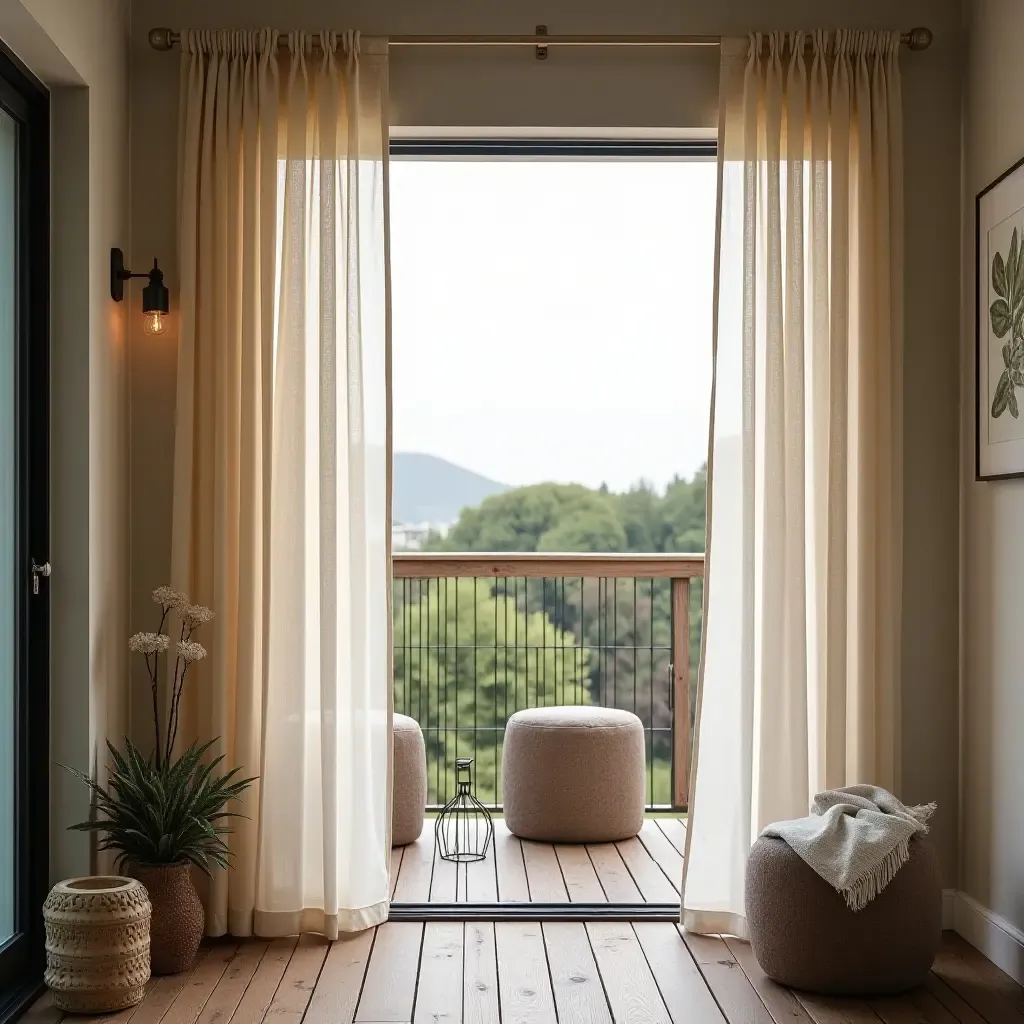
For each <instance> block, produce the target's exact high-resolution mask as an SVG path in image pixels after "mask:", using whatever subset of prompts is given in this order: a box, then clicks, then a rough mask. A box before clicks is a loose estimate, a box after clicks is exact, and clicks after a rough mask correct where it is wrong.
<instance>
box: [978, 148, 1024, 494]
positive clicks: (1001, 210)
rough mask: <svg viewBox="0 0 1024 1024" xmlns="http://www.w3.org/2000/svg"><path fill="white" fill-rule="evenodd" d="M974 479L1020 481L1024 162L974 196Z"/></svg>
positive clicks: (1023, 472) (1023, 462) (1023, 467)
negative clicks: (1017, 479)
mask: <svg viewBox="0 0 1024 1024" xmlns="http://www.w3.org/2000/svg"><path fill="white" fill-rule="evenodd" d="M974 213H975V218H974V250H975V409H976V415H975V479H976V480H1007V479H1012V478H1015V477H1024V159H1021V160H1019V161H1017V163H1015V164H1014V165H1013V166H1012V167H1010V168H1009V169H1008V170H1006V171H1005V172H1004V173H1003V174H1001V175H1000V176H999V177H998V178H996V180H995V181H993V182H992V183H991V184H990V185H988V186H987V187H986V188H984V189H983V190H982V191H981V192H979V193H978V195H977V196H976V197H975V209H974Z"/></svg>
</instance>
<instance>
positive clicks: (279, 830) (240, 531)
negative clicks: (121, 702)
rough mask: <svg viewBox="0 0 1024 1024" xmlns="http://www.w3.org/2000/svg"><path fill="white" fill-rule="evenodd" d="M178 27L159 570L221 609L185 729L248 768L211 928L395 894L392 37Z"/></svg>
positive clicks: (373, 912) (311, 923)
mask: <svg viewBox="0 0 1024 1024" xmlns="http://www.w3.org/2000/svg"><path fill="white" fill-rule="evenodd" d="M278 42H279V40H278V34H277V33H276V32H272V31H270V30H264V31H258V32H207V31H194V32H185V33H183V37H182V76H181V98H180V128H179V159H178V174H179V211H180V235H179V238H180V253H179V258H180V264H179V265H180V270H181V300H180V332H179V357H178V404H177V428H176V439H175V467H174V520H173V544H172V582H173V583H174V584H175V586H177V587H179V588H180V589H182V590H185V591H187V592H188V593H189V594H190V595H191V596H192V598H193V600H197V601H201V602H202V603H204V604H207V605H209V606H211V607H212V608H213V609H214V610H215V611H216V614H217V617H216V618H215V619H214V621H213V623H212V626H213V630H212V632H209V633H207V637H208V638H209V639H210V648H211V649H210V657H209V658H207V659H206V660H205V661H204V662H201V663H200V668H201V672H200V673H199V674H198V675H197V677H196V678H195V679H191V680H190V686H189V689H188V691H187V693H186V701H187V704H186V706H184V707H183V713H182V733H183V735H185V737H186V739H188V738H192V737H200V738H212V737H219V742H218V745H217V748H216V749H217V751H218V752H220V753H223V754H225V755H226V764H227V765H228V766H234V765H241V766H242V767H243V769H244V772H245V774H252V775H259V777H260V780H259V783H258V784H257V785H256V786H254V787H253V788H252V790H251V791H250V792H249V793H248V794H247V796H246V798H245V800H244V801H243V803H242V806H241V807H239V808H236V809H237V810H239V811H240V812H241V813H242V814H244V815H246V817H245V818H239V819H235V824H234V833H233V834H232V835H231V837H230V840H229V844H230V846H231V850H232V854H233V867H232V869H231V870H230V871H229V872H226V873H225V872H221V873H218V874H217V875H216V876H215V878H214V879H213V882H212V884H211V885H210V887H209V891H208V893H207V894H206V905H207V931H208V932H209V933H210V934H211V935H220V934H224V933H225V932H229V933H231V934H234V935H239V936H244V935H250V934H257V935H262V936H277V935H288V934H293V933H295V932H300V931H320V932H323V933H324V934H325V935H327V936H328V937H330V938H334V937H336V936H337V935H338V933H339V932H343V931H352V930H357V929H361V928H365V927H368V926H370V925H373V924H377V923H379V922H380V921H383V920H385V919H386V917H387V908H388V858H389V852H390V836H389V831H390V822H389V815H390V809H389V800H390V792H391V780H390V771H391V751H390V743H391V739H390V732H391V722H390V716H391V668H390V648H391V641H390V623H391V615H390V608H389V602H390V569H389V558H390V552H389V550H388V545H389V537H390V511H389V510H390V454H389V449H390V409H389V405H388V402H389V397H388V395H389V387H388V375H389V372H390V362H389V360H390V356H389V334H390V321H389V313H388V279H387V259H386V256H387V253H386V246H387V243H386V215H387V214H386V185H387V152H388V122H387V57H386V44H385V43H384V42H383V41H380V42H378V41H374V40H367V39H362V40H361V39H360V38H359V36H358V34H357V33H343V34H338V33H330V32H325V33H319V34H310V33H298V32H296V33H292V34H291V35H289V36H288V37H287V40H286V43H287V45H286V46H285V47H284V48H282V49H281V50H279V46H278Z"/></svg>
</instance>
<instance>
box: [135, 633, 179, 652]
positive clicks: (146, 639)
mask: <svg viewBox="0 0 1024 1024" xmlns="http://www.w3.org/2000/svg"><path fill="white" fill-rule="evenodd" d="M170 644H171V638H170V637H169V636H164V634H163V633H136V634H135V636H133V637H132V638H131V639H130V640H129V641H128V649H129V650H130V651H134V652H135V653H136V654H162V653H163V652H164V651H166V650H167V648H168V647H169V646H170Z"/></svg>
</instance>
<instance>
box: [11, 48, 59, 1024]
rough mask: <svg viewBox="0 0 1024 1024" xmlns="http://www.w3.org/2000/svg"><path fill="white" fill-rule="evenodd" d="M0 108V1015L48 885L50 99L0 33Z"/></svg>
mask: <svg viewBox="0 0 1024 1024" xmlns="http://www.w3.org/2000/svg"><path fill="white" fill-rule="evenodd" d="M0 108H2V109H3V110H4V112H5V113H6V114H8V115H9V116H10V117H12V118H13V119H14V120H15V121H16V122H17V124H18V164H19V165H18V226H17V232H18V237H17V243H16V244H17V259H16V264H17V266H18V269H19V279H18V288H17V293H16V296H17V297H16V300H15V301H16V312H15V322H16V335H17V338H16V352H15V360H16V367H15V387H16V390H17V393H16V401H15V415H16V426H15V429H16V432H17V442H16V443H17V456H18V457H17V463H16V473H17V478H18V482H17V487H18V494H19V496H20V498H21V500H20V502H19V507H18V509H17V511H16V527H15V529H16V534H17V536H16V554H15V573H16V576H15V579H16V587H17V601H16V606H15V615H16V624H15V636H16V649H15V715H14V723H15V772H16V776H15V778H16V791H15V806H14V813H15V863H14V873H15V896H16V898H15V936H14V938H12V939H11V940H10V941H9V942H7V943H5V944H4V946H3V947H0V1024H3V1022H5V1021H7V1020H13V1019H14V1018H15V1017H17V1016H19V1015H20V1013H21V1012H22V1011H23V1010H24V1008H25V1007H26V1006H27V1005H28V1003H29V1002H30V1001H31V1000H32V999H34V998H35V996H36V995H37V994H38V992H39V991H40V990H41V987H42V979H43V969H44V966H45V951H44V946H43V943H44V934H43V920H42V904H43V900H44V899H45V898H46V893H47V889H48V887H49V845H50V844H49V791H50V784H49V736H50V723H49V647H50V641H49V604H50V602H49V587H48V581H47V580H46V579H45V578H38V590H37V592H35V593H34V590H36V588H35V587H34V586H33V573H32V571H31V569H32V564H33V561H35V562H38V563H40V564H43V563H45V562H46V561H47V559H48V558H49V547H50V523H49V433H50V423H49V420H50V414H49V406H50V403H49V396H50V358H49V356H50V317H49V302H50V155H49V154H50V99H49V93H48V92H47V90H46V88H45V86H43V85H42V84H41V83H40V82H38V81H37V80H36V79H35V77H34V76H33V75H32V74H31V73H30V72H29V71H28V69H27V68H25V66H24V65H23V64H22V63H21V62H20V61H19V60H18V59H17V57H15V56H14V55H13V54H12V53H11V52H10V51H9V50H8V49H7V48H6V47H5V46H4V45H3V44H2V42H0Z"/></svg>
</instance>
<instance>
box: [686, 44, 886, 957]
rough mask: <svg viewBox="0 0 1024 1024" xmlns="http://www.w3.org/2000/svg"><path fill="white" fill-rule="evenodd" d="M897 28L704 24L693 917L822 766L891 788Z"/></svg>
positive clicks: (705, 916)
mask: <svg viewBox="0 0 1024 1024" xmlns="http://www.w3.org/2000/svg"><path fill="white" fill-rule="evenodd" d="M806 43H809V44H810V49H809V52H805V44H806ZM898 50H899V35H898V34H897V33H889V32H839V33H837V34H835V35H831V34H825V33H813V34H811V35H810V37H809V38H808V37H807V36H805V35H804V34H802V33H793V34H790V33H779V32H777V33H772V34H770V35H768V36H764V37H762V36H761V35H755V36H752V37H751V38H750V39H749V40H736V41H727V42H725V43H723V49H722V67H721V100H720V102H721V118H720V125H719V147H720V156H719V171H720V193H719V196H720V198H719V201H720V204H721V209H720V214H719V238H718V253H717V259H718V279H717V283H716V305H717V309H716V312H717V318H716V327H715V383H714V399H713V412H712V438H711V454H710V463H711V466H710V470H711V471H710V479H711V491H710V509H709V520H708V524H709V547H708V552H709V565H708V574H709V575H708V583H707V591H706V597H705V611H706V618H705V622H706V632H705V648H704V655H703V664H702V670H701V671H702V675H701V687H700V697H699V708H698V725H697V738H696V768H695V772H694V777H693V782H692V789H691V799H690V807H691V816H690V825H689V829H688V839H687V842H688V850H687V857H686V869H685V871H686V876H685V878H684V894H683V923H684V924H685V926H686V927H687V928H689V929H691V930H693V931H697V932H725V933H729V934H733V935H738V936H740V937H745V936H746V923H745V921H744V914H743V877H744V868H745V864H746V859H747V854H748V852H749V849H750V846H751V843H752V842H753V840H754V839H756V837H757V835H758V833H759V832H760V830H761V829H762V828H763V827H764V826H765V825H767V824H768V823H769V822H772V821H777V820H780V819H785V818H794V817H800V816H802V815H804V814H806V813H807V812H808V807H809V804H810V798H811V796H812V795H813V794H814V793H815V792H817V791H818V790H821V789H825V788H826V787H834V786H842V785H845V784H849V783H854V782H868V783H876V784H878V785H881V786H885V787H886V788H889V789H894V790H895V791H896V792H898V791H899V770H898V766H899V665H900V607H901V562H902V550H901V530H902V507H901V494H902V483H901V481H902V449H901V435H902V399H901V396H902V338H903V326H902V325H903V305H902V296H903V280H902V275H903V241H902V239H903V227H902V224H903V213H902V190H903V180H902V137H903V129H902V124H901V100H900V75H899V68H898V66H897V55H898Z"/></svg>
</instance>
